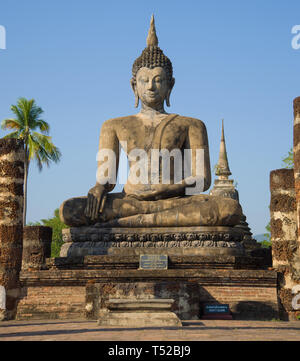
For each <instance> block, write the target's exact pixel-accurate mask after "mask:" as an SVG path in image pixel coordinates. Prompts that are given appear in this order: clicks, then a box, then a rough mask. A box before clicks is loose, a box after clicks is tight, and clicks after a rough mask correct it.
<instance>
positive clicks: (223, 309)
mask: <svg viewBox="0 0 300 361" xmlns="http://www.w3.org/2000/svg"><path fill="white" fill-rule="evenodd" d="M210 313H226V314H229V305H228V304H224V305H205V306H204V314H205V315H208V314H210Z"/></svg>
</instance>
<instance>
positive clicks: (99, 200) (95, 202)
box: [84, 183, 107, 221]
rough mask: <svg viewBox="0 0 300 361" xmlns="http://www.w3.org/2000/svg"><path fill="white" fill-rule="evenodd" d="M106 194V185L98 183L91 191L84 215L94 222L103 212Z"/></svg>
mask: <svg viewBox="0 0 300 361" xmlns="http://www.w3.org/2000/svg"><path fill="white" fill-rule="evenodd" d="M106 193H107V191H106V189H105V187H104V185H102V184H98V183H97V184H96V185H95V186H94V187H93V188H91V189H90V190H89V192H88V196H87V205H86V208H85V211H84V214H85V216H86V217H88V218H90V219H91V220H92V221H94V220H96V219H97V218H98V216H99V213H101V212H102V211H103V206H104V202H105V199H106Z"/></svg>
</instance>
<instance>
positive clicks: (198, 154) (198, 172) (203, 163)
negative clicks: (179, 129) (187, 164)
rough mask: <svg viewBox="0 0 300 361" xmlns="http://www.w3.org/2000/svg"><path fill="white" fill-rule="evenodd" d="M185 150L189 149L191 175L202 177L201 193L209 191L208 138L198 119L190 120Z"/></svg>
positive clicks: (204, 127)
mask: <svg viewBox="0 0 300 361" xmlns="http://www.w3.org/2000/svg"><path fill="white" fill-rule="evenodd" d="M185 148H186V149H191V152H192V154H191V166H192V169H191V175H192V177H196V178H197V177H200V178H202V177H203V182H204V184H203V190H202V191H203V192H205V191H206V190H207V189H209V187H210V184H211V170H210V160H209V146H208V137H207V131H206V126H205V124H204V123H203V122H202V121H201V120H198V119H192V120H191V123H190V126H189V128H188V134H187V139H186V144H185Z"/></svg>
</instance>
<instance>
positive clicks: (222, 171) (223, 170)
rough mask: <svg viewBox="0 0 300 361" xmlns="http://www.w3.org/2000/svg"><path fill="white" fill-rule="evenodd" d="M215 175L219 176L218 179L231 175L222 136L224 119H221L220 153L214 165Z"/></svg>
mask: <svg viewBox="0 0 300 361" xmlns="http://www.w3.org/2000/svg"><path fill="white" fill-rule="evenodd" d="M216 175H217V176H219V179H228V176H230V175H231V172H230V169H229V164H228V158H227V151H226V143H225V136H224V119H222V135H221V144H220V154H219V161H218V164H217V167H216Z"/></svg>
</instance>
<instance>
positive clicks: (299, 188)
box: [293, 97, 300, 241]
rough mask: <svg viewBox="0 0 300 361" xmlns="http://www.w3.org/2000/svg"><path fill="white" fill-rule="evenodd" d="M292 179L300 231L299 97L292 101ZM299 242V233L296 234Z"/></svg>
mask: <svg viewBox="0 0 300 361" xmlns="http://www.w3.org/2000/svg"><path fill="white" fill-rule="evenodd" d="M293 138H294V139H293V141H294V147H293V151H294V177H295V191H296V202H297V225H298V229H300V228H299V227H300V97H298V98H295V99H294V137H293ZM298 241H300V232H298Z"/></svg>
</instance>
